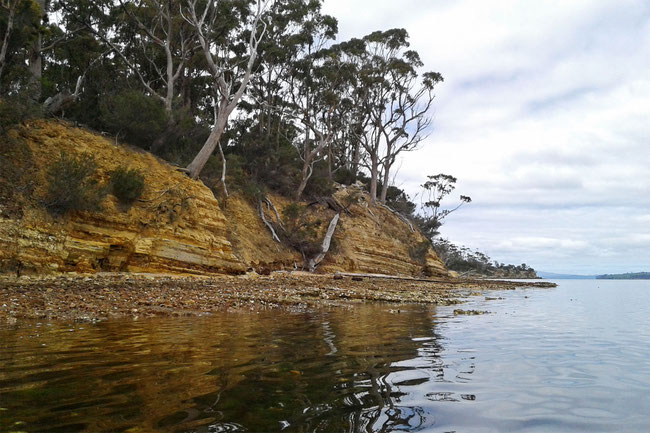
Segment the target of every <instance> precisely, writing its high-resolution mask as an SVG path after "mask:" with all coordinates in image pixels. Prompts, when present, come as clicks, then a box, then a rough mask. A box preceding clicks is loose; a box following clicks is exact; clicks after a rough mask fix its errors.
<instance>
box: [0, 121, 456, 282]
mask: <svg viewBox="0 0 650 433" xmlns="http://www.w3.org/2000/svg"><path fill="white" fill-rule="evenodd" d="M16 134H18V132H16ZM19 134H21V136H20V137H18V138H19V139H21V140H24V142H26V143H27V144H28V146H29V149H30V151H31V154H32V158H33V161H32V163H33V166H34V167H36V169H35V170H34V179H33V180H34V185H35V188H34V191H33V194H32V195H33V197H31V198H30V199H29V200H27V201H26V203H27V205H25V206H24V207H23V212H22V215H21V216H20V217H16V216H11V215H9V214H8V213H7V212H2V207H3V206H6V205H7V204H6V203H4V204H3V203H0V269H3V268H4V269H5V270H8V269H10V268H12V267H15V265H16V264H18V265H19V266H20V267H21V268H22V270H23V271H24V272H31V273H57V272H71V271H72V272H81V273H86V272H99V271H125V272H150V273H191V274H212V273H226V274H237V273H243V272H245V271H246V270H248V269H250V268H253V269H255V270H258V271H259V270H274V269H282V268H285V269H290V268H291V269H293V268H294V267H295V266H300V265H302V256H301V255H300V254H299V253H298V252H296V251H294V250H293V249H292V248H290V247H288V246H285V245H282V244H279V243H278V242H276V241H275V240H273V239H272V237H271V235H270V232H269V230H268V229H267V228H266V227H265V226H264V224H263V223H262V221H261V219H260V217H259V215H258V209H257V208H256V207H255V206H253V205H251V204H250V203H248V202H247V201H246V200H243V199H242V198H239V197H237V196H233V197H231V198H229V199H228V201H227V203H225V205H223V206H222V207H223V208H224V209H223V210H222V207H220V205H219V203H218V201H217V199H215V197H214V195H213V194H212V192H211V191H210V189H209V188H207V187H206V186H205V185H204V184H203V183H202V182H200V181H194V180H191V179H189V178H188V177H187V176H186V175H185V174H183V173H181V172H179V171H177V170H175V169H174V167H172V166H170V165H169V164H167V163H165V162H163V161H161V160H159V159H158V158H156V157H154V156H153V155H151V154H149V153H147V152H144V151H142V150H138V149H133V148H129V147H127V146H124V145H116V143H115V142H114V141H113V140H110V139H108V138H105V137H102V136H100V135H97V134H93V133H91V132H88V131H85V130H82V129H79V128H73V127H71V126H69V125H66V124H63V123H57V122H52V121H38V122H34V123H32V124H31V125H30V126H29V128H25V129H24V130H22V132H20V133H19ZM61 151H65V152H68V153H70V154H82V153H90V154H91V155H93V157H94V159H95V161H96V163H97V167H98V168H97V177H98V179H97V181H98V182H100V183H107V182H108V179H109V173H110V172H111V171H112V170H114V169H116V168H118V167H119V166H126V168H134V169H138V170H140V171H141V172H142V173H143V174H144V175H145V190H144V193H143V195H142V197H141V198H140V199H139V200H137V201H136V202H135V203H134V204H133V205H132V206H130V207H128V208H124V207H122V206H121V205H120V204H119V203H118V201H117V199H116V198H115V197H113V196H112V195H107V196H106V198H105V199H104V200H103V202H102V210H101V211H98V212H72V213H70V214H68V215H66V216H63V217H56V218H55V217H53V216H51V215H49V214H48V213H47V212H46V211H45V210H43V208H42V207H41V206H39V205H38V200H39V198H42V197H44V195H45V192H46V183H47V182H46V179H45V176H46V175H45V171H46V167H47V166H48V165H50V164H51V163H52V162H53V161H55V160H56V158H58V156H59V154H60V152H61ZM0 176H1V174H0ZM272 200H273V202H274V204H275V205H276V206H277V207H278V209H279V210H280V211H281V209H282V207H283V206H284V205H286V203H285V202H286V200H284V199H282V198H281V197H272ZM364 204H365V199H364V200H361V201H360V202H359V204H355V205H353V206H351V208H350V211H351V214H350V215H347V214H346V215H342V217H341V221H340V223H339V227H337V231H336V234H335V236H334V238H335V243H336V248H335V249H334V250H332V252H331V253H330V254H328V256H327V258H326V259H325V261H324V262H323V263H322V264H321V266H320V268H319V270H320V271H324V272H328V271H335V270H345V271H357V272H376V273H386V274H408V275H413V274H421V273H423V272H424V273H425V274H428V275H447V271H446V269H445V268H444V265H443V264H442V262H441V261H440V259H439V258H438V257H437V256H436V255H435V253H433V252H432V251H429V252H428V253H427V254H426V257H425V258H424V259H423V260H422V259H420V260H415V259H413V258H412V257H411V255H410V254H409V251H410V250H409V248H411V247H412V245H414V244H415V243H417V242H421V241H422V240H423V238H422V236H421V235H419V233H413V232H411V230H410V229H409V227H408V225H407V224H405V223H404V222H403V221H401V220H400V219H399V218H398V217H397V216H395V215H394V214H392V213H391V212H390V211H388V210H387V209H384V208H381V207H368V206H367V204H365V205H364ZM331 212H332V211H331V210H325V209H323V210H322V213H323V218H327V217H328V216H329V213H331Z"/></svg>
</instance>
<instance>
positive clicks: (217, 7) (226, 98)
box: [182, 0, 270, 195]
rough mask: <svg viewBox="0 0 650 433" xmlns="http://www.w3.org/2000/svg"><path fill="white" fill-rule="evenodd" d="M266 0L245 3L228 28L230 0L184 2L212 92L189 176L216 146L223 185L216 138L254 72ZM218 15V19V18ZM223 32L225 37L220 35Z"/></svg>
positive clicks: (193, 175) (198, 170)
mask: <svg viewBox="0 0 650 433" xmlns="http://www.w3.org/2000/svg"><path fill="white" fill-rule="evenodd" d="M269 1H270V0H266V1H261V0H257V1H256V2H253V4H246V5H245V8H243V10H242V11H241V14H240V19H239V20H237V23H236V24H235V25H233V26H232V27H230V28H227V27H224V26H227V25H228V23H227V22H225V21H226V20H223V19H222V18H223V15H225V14H227V13H231V11H230V8H231V6H232V5H233V2H226V1H224V0H221V1H219V0H208V1H207V2H199V1H198V0H190V1H187V2H185V7H184V8H183V10H182V14H183V17H184V19H185V20H186V21H187V22H188V23H189V24H190V26H192V28H193V29H194V31H195V34H196V37H197V39H198V41H199V45H200V47H201V51H202V53H203V56H204V58H205V62H206V72H207V73H208V74H209V75H210V76H211V77H212V88H213V92H214V122H213V124H212V127H211V131H210V135H209V136H208V138H207V140H206V141H205V143H204V144H203V147H202V148H201V150H200V151H199V152H198V153H197V155H196V156H195V157H194V159H193V160H192V162H191V163H190V164H189V165H188V166H187V172H188V174H189V176H190V177H191V178H193V179H196V178H198V177H199V175H200V174H201V170H203V167H204V166H205V164H206V163H207V162H208V159H209V158H210V155H212V153H213V152H214V150H215V149H216V148H217V146H219V151H220V154H221V157H222V173H221V175H222V183H223V186H224V192H225V193H226V195H228V193H227V190H226V188H225V175H226V159H225V156H224V154H223V147H222V145H221V142H220V139H221V136H222V135H223V132H224V130H225V129H226V126H227V124H228V119H229V118H230V115H231V114H232V112H233V111H234V110H235V108H237V105H238V104H239V101H240V100H241V99H242V97H243V96H244V92H245V91H246V87H247V86H248V84H249V82H250V81H251V77H252V75H253V74H254V72H255V65H256V62H255V61H256V59H257V54H258V48H259V45H260V43H261V41H262V39H263V37H264V34H265V33H266V28H267V23H266V22H265V20H264V13H265V11H266V9H267V7H268V4H269ZM220 18H221V20H220ZM224 31H225V32H226V34H225V36H224V35H223V33H224Z"/></svg>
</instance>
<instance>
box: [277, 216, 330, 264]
mask: <svg viewBox="0 0 650 433" xmlns="http://www.w3.org/2000/svg"><path fill="white" fill-rule="evenodd" d="M282 219H283V221H284V223H285V226H286V231H285V233H286V241H287V242H288V243H289V245H291V246H292V247H294V248H295V249H297V250H298V251H300V252H301V253H302V255H303V257H305V258H309V257H312V256H314V255H316V254H318V253H319V252H320V248H321V245H320V242H319V240H318V239H317V236H318V230H317V229H318V228H319V227H320V226H321V225H322V221H320V220H312V219H310V217H309V212H308V211H307V207H306V206H303V205H300V204H297V203H291V204H289V205H287V206H285V208H284V209H283V210H282Z"/></svg>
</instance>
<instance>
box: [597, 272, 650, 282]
mask: <svg viewBox="0 0 650 433" xmlns="http://www.w3.org/2000/svg"><path fill="white" fill-rule="evenodd" d="M596 279H598V280H650V272H628V273H626V274H605V275H598V276H597V277H596Z"/></svg>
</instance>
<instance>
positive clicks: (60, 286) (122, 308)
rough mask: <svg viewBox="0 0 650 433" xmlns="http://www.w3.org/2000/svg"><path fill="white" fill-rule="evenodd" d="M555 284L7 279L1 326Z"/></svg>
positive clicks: (435, 297)
mask: <svg viewBox="0 0 650 433" xmlns="http://www.w3.org/2000/svg"><path fill="white" fill-rule="evenodd" d="M553 286H554V284H553V283H548V282H512V281H494V280H418V279H410V278H399V279H398V278H395V277H393V278H390V279H389V278H384V277H380V276H372V277H370V276H364V277H360V276H350V275H349V274H348V275H346V276H343V275H332V274H326V275H314V274H306V273H302V272H276V273H272V274H270V275H266V276H262V275H257V274H255V273H251V274H247V275H244V276H237V277H235V276H218V277H209V278H208V277H196V276H170V275H153V274H96V275H90V276H83V275H74V276H68V275H66V276H58V277H21V278H8V277H5V278H2V279H0V323H2V322H5V323H7V322H8V323H15V322H16V321H18V320H24V319H40V320H54V319H57V320H82V321H83V320H86V321H94V320H104V319H111V318H124V317H132V318H140V317H153V316H193V315H206V314H210V313H215V312H219V311H244V310H246V311H257V310H260V309H270V308H310V307H317V306H323V305H329V306H336V305H342V304H350V303H354V302H373V301H374V302H391V303H427V304H438V305H451V304H457V303H461V302H462V299H463V298H465V297H467V296H470V295H483V291H484V290H503V289H515V288H518V287H553Z"/></svg>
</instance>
